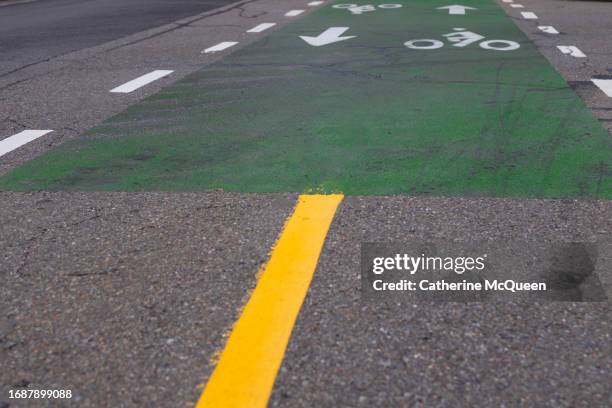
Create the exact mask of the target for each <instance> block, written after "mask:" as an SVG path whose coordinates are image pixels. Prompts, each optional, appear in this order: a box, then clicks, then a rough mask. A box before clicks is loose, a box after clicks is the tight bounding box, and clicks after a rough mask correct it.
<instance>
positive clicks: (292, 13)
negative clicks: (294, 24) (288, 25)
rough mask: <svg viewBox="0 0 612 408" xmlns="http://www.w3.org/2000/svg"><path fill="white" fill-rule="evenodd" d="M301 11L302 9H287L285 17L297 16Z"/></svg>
mask: <svg viewBox="0 0 612 408" xmlns="http://www.w3.org/2000/svg"><path fill="white" fill-rule="evenodd" d="M303 12H304V10H291V11H288V12H287V13H285V17H295V16H299V15H300V14H302V13H303Z"/></svg>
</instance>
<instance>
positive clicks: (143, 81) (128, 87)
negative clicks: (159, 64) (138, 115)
mask: <svg viewBox="0 0 612 408" xmlns="http://www.w3.org/2000/svg"><path fill="white" fill-rule="evenodd" d="M173 72H174V71H170V70H165V69H159V70H156V71H153V72H149V73H148V74H145V75H143V76H141V77H138V78H136V79H133V80H131V81H130V82H126V83H125V84H123V85H120V86H118V87H116V88H113V89H111V90H110V91H111V92H113V93H130V92H133V91H135V90H136V89H138V88H141V87H143V86H145V85H147V84H150V83H151V82H153V81H157V80H158V79H160V78H163V77H165V76H168V75H170V74H171V73H173Z"/></svg>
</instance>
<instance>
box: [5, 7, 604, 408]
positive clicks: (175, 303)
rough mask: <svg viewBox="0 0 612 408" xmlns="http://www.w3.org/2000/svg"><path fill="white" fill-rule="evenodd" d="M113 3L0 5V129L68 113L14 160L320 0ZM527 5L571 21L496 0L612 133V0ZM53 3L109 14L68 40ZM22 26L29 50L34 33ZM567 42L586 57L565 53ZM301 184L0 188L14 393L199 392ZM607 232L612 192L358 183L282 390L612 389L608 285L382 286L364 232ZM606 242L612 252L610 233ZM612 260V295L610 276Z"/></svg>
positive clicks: (486, 235)
mask: <svg viewBox="0 0 612 408" xmlns="http://www.w3.org/2000/svg"><path fill="white" fill-rule="evenodd" d="M77 3H82V4H77ZM101 3H102V2H92V1H87V2H76V1H69V0H41V1H37V2H32V3H26V4H21V5H14V6H6V7H1V8H0V53H2V56H3V57H4V56H5V55H9V56H10V58H3V59H2V61H0V71H1V72H2V73H3V74H0V138H4V137H8V136H10V135H11V134H14V133H16V132H18V131H21V130H23V129H25V128H41V129H45V128H51V129H54V130H55V131H54V132H53V133H52V134H50V135H49V137H44V138H41V139H39V140H37V141H35V142H32V143H30V144H28V145H27V146H24V147H23V148H21V149H18V150H16V151H14V152H11V153H9V154H7V155H6V156H3V157H2V158H0V174H2V173H5V172H7V171H9V170H11V169H13V168H15V167H16V166H18V165H20V164H22V163H24V162H26V161H28V160H30V159H32V158H33V157H36V156H38V155H40V154H41V153H43V152H46V151H48V150H49V149H52V148H53V147H55V146H57V145H59V144H61V143H63V142H65V141H68V140H71V139H73V138H76V137H78V136H79V135H81V134H82V133H83V132H84V131H85V130H87V129H90V128H91V127H93V126H96V125H98V124H100V123H101V122H103V121H104V120H105V119H107V118H108V117H110V116H112V115H114V114H116V113H119V112H122V111H124V110H125V109H126V108H127V107H129V106H131V105H133V104H135V103H137V102H138V101H140V100H142V99H143V98H145V97H147V96H149V95H152V94H155V93H156V92H158V91H159V90H160V89H162V88H164V87H166V86H167V85H168V84H170V83H174V82H176V81H178V80H180V79H181V78H183V77H184V76H186V75H188V74H189V73H192V72H195V71H197V70H199V69H201V68H202V67H203V66H206V65H208V64H211V63H213V62H215V61H218V60H220V59H222V58H223V57H224V56H225V55H226V54H227V53H220V54H210V55H208V54H206V55H203V54H201V53H200V51H201V50H202V49H204V48H206V47H208V46H211V45H214V44H216V43H218V42H220V41H225V40H228V39H235V40H239V41H240V45H239V46H238V47H244V46H248V45H249V44H250V43H252V42H254V41H256V40H257V38H258V37H257V38H255V37H253V36H249V35H247V34H245V33H244V31H245V29H247V28H250V27H252V26H254V25H256V24H259V23H262V22H265V21H268V20H270V19H272V20H273V21H279V26H281V25H282V24H287V23H289V21H287V20H283V19H281V17H282V16H283V15H284V13H285V12H286V11H287V10H289V9H294V8H304V1H301V0H300V1H297V0H288V1H282V0H256V1H243V2H239V3H234V4H229V2H223V1H217V2H215V1H205V2H199V1H188V0H180V1H177V2H168V1H165V2H164V1H155V2H146V3H147V5H150V13H144V14H142V15H139V13H136V12H135V11H137V10H139V9H138V8H136V7H134V8H133V9H131V8H130V7H131V6H130V5H129V4H133V5H141V4H142V3H143V1H142V0H133V3H132V0H130V2H129V4H128V2H126V1H118V0H117V1H115V0H112V1H108V2H107V3H108V5H112V8H111V9H107V8H106V7H105V6H104V5H102V4H101ZM170 3H172V5H171V6H170ZM179 3H180V6H179V5H178V4H179ZM521 3H522V4H524V5H525V7H526V9H527V8H528V9H529V10H532V11H534V12H536V13H537V14H538V15H539V16H540V22H541V23H546V24H551V25H554V26H556V27H557V28H559V30H560V31H561V35H560V37H559V38H555V37H550V36H544V35H542V34H541V33H540V32H539V31H538V30H537V27H536V25H537V24H538V23H536V22H529V21H524V20H523V19H520V18H519V17H518V16H519V12H520V11H521V10H519V9H511V8H508V7H507V5H502V3H501V2H500V5H501V7H503V8H504V10H506V12H507V13H508V14H509V15H510V16H512V17H513V19H514V21H515V23H516V24H517V25H518V26H519V27H520V28H521V29H522V30H523V31H524V32H525V33H526V34H527V35H528V36H529V38H530V39H531V40H533V41H534V42H535V44H536V45H537V46H538V49H539V50H540V52H542V54H543V55H544V56H545V57H546V58H547V59H548V60H549V61H550V62H551V64H552V65H553V66H554V67H555V69H557V70H558V71H559V72H560V73H561V74H562V75H563V77H564V78H565V79H566V80H567V81H568V82H569V83H570V85H571V86H572V87H573V88H574V89H575V90H576V92H577V93H578V95H579V96H580V97H581V98H582V99H583V100H584V101H585V103H586V105H587V106H588V107H589V108H590V109H591V111H592V112H593V114H594V115H595V116H596V117H597V118H598V119H599V120H600V122H601V123H602V125H603V126H604V127H606V128H607V129H608V130H609V131H610V130H611V129H612V122H611V119H612V116H610V115H611V113H612V102H611V101H612V98H606V97H605V96H604V95H603V94H602V93H601V91H600V90H598V89H597V88H595V87H594V86H593V85H592V84H591V83H590V82H589V78H590V77H591V76H592V75H610V74H612V71H611V70H612V65H611V64H612V43H610V42H609V41H606V39H608V38H612V26H611V25H610V24H609V21H612V4H611V3H609V2H608V3H606V2H594V1H556V0H542V1H535V0H521ZM222 4H225V5H226V6H225V7H221V8H217V9H213V8H214V7H217V6H220V5H222ZM51 5H60V6H62V7H64V6H65V7H68V6H71V7H77V8H78V7H83V9H84V10H87V11H88V12H89V11H92V12H94V11H96V10H98V9H101V10H102V9H103V10H111V11H112V12H109V13H106V14H100V13H99V12H95V13H93V14H95V15H96V16H98V17H99V19H95V21H93V22H94V23H95V24H89V23H88V21H90V19H87V20H83V21H77V20H78V19H74V20H69V21H73V23H74V26H72V27H73V28H72V29H71V31H69V32H64V33H63V34H62V35H61V39H62V40H61V41H56V39H54V37H53V36H51V35H41V34H44V32H42V31H41V32H36V33H28V32H27V31H28V30H27V28H28V27H30V31H36V29H32V28H31V27H40V24H41V21H43V20H44V21H46V22H48V23H49V26H48V27H49V29H52V28H53V27H54V24H58V23H57V21H55V22H54V20H53V19H50V20H49V19H43V15H44V14H45V13H46V14H49V12H48V10H49V9H48V7H50V6H51ZM26 7H28V8H26ZM20 8H21V9H20ZM53 11H54V12H55V9H54V10H53ZM36 13H39V14H36ZM66 13H67V15H68V16H73V17H72V18H74V16H78V13H77V10H76V9H70V10H66ZM51 14H53V13H51ZM24 16H27V17H24ZM55 17H56V16H54V17H53V18H55ZM20 20H27V21H28V24H31V25H30V26H28V25H25V26H24V25H23V24H20ZM109 22H112V24H111V25H109ZM72 30H74V31H72ZM143 30H144V31H143ZM9 34H10V35H11V36H13V37H9ZM28 35H32V36H31V37H28ZM7 38H10V41H5V39H7ZM25 38H30V39H31V40H32V44H31V45H32V47H31V48H29V49H30V50H31V52H29V51H27V50H28V48H27V47H19V46H18V42H17V41H18V40H19V39H25ZM560 42H563V43H567V44H570V45H571V44H576V45H578V46H580V48H581V49H582V50H583V51H584V52H585V53H587V55H588V56H589V58H588V59H587V60H586V61H578V60H575V59H571V58H569V57H567V56H564V55H562V54H560V53H559V52H558V50H557V49H556V45H558V44H559V43H560ZM51 44H54V45H51ZM152 69H174V70H175V72H174V73H173V74H172V75H171V76H169V77H167V78H164V79H162V80H160V81H157V82H155V83H153V84H151V85H150V86H147V87H144V88H142V89H140V90H138V91H136V92H134V93H132V94H128V95H124V96H121V97H117V96H116V95H111V94H110V93H109V92H108V91H109V89H111V88H112V87H114V86H116V85H119V84H121V83H124V82H126V81H127V80H130V79H132V78H134V77H136V76H138V75H140V74H142V73H145V72H149V71H151V70H152ZM296 199H297V194H294V193H286V194H238V193H226V192H223V191H210V192H203V193H165V192H144V193H101V192H92V193H66V192H45V191H35V192H29V193H14V192H0V202H1V203H2V205H1V206H0V218H1V219H2V220H3V222H2V224H0V246H1V248H2V249H3V251H2V261H1V262H0V279H2V284H1V285H0V407H1V408H9V407H10V408H12V407H30V406H31V407H41V406H44V407H46V406H52V407H55V406H62V407H63V406H71V407H72V406H75V407H76V406H78V407H144V406H147V407H151V406H156V407H187V406H194V404H195V403H196V401H197V399H198V396H199V395H200V393H201V392H202V389H203V386H204V384H205V383H206V381H207V379H208V377H209V376H210V373H211V372H212V370H213V368H214V363H215V361H216V358H217V357H218V353H219V351H220V350H221V349H222V348H223V345H224V343H225V340H226V338H227V335H228V333H229V331H230V330H231V328H232V324H233V323H234V321H235V320H236V317H237V316H238V314H239V312H240V310H241V308H242V306H243V305H244V304H245V302H246V300H247V299H248V297H249V295H250V293H251V290H252V289H253V287H254V285H255V283H256V280H257V272H258V270H259V268H260V267H261V265H262V264H263V263H264V262H265V261H266V259H267V258H268V255H269V252H270V249H271V248H272V246H273V244H274V242H275V240H276V239H277V237H278V235H279V233H280V232H281V231H282V228H283V225H284V222H285V220H286V218H287V217H288V216H289V215H290V214H291V211H292V209H293V207H294V205H295V201H296ZM611 237H612V202H610V201H604V200H602V201H596V200H570V199H559V200H538V199H520V198H507V199H506V198H499V199H490V198H460V197H456V198H444V197H430V198H423V197H402V196H394V197H376V196H370V197H347V198H345V200H344V201H343V203H342V204H341V206H340V208H339V211H338V213H337V215H336V218H335V220H334V222H333V224H332V227H331V230H330V233H329V235H328V237H327V241H326V244H325V247H324V249H323V252H322V255H321V259H320V261H319V265H318V268H317V271H316V273H315V276H314V280H313V282H312V284H311V287H310V290H309V293H308V295H307V297H306V300H305V303H304V306H303V307H302V310H301V313H300V316H299V318H298V321H297V324H296V326H295V328H294V330H293V334H292V337H291V341H290V343H289V346H288V349H287V353H286V355H285V359H284V360H283V364H282V366H281V369H280V371H279V375H278V377H277V381H276V383H275V387H274V390H273V392H272V396H271V399H270V403H269V406H274V407H277V406H278V407H339V406H342V407H360V406H369V407H389V406H398V407H456V406H462V407H473V406H482V407H491V406H507V407H514V406H517V407H518V406H521V407H523V406H524V407H605V406H610V405H612V394H611V389H610V384H611V383H612V339H611V333H612V330H611V329H612V328H611V322H610V311H609V304H607V303H592V304H589V303H569V302H568V303H552V304H516V303H491V304H484V303H480V304H479V303H470V304H414V305H412V304H411V305H406V304H403V303H402V304H394V303H391V304H389V303H385V304H377V303H373V302H367V301H364V300H363V299H362V298H361V296H360V292H359V287H360V286H359V285H360V281H359V250H360V244H361V243H362V242H366V241H368V242H371V241H386V242H391V241H396V242H401V241H402V240H405V239H427V240H435V239H450V240H453V239H454V240H461V239H482V240H502V239H519V240H530V239H531V240H542V241H550V242H554V241H563V242H572V241H589V242H600V243H609V242H610V238H611ZM604 248H607V249H606V251H607V252H605V253H606V254H608V255H609V254H610V245H607V246H604ZM600 279H601V280H602V282H603V283H604V286H605V287H606V289H607V293H608V298H609V297H610V294H611V293H610V290H609V289H610V285H611V284H612V277H611V276H610V274H609V273H608V274H607V275H605V276H600ZM23 388H56V389H60V388H68V389H71V390H72V391H73V393H74V398H73V399H71V400H69V401H67V400H65V401H55V402H44V401H28V402H26V401H15V400H10V401H9V400H8V398H7V395H8V390H9V389H23Z"/></svg>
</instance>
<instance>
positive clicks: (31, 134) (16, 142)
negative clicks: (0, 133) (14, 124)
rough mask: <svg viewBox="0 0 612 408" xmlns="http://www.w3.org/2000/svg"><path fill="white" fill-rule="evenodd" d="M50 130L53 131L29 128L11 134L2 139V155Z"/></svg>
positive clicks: (0, 152) (0, 153)
mask: <svg viewBox="0 0 612 408" xmlns="http://www.w3.org/2000/svg"><path fill="white" fill-rule="evenodd" d="M50 132H53V131H52V130H30V129H29V130H24V131H21V132H19V133H17V134H14V135H13V136H9V137H7V138H6V139H3V140H0V157H2V156H4V155H5V154H7V153H9V152H12V151H13V150H15V149H17V148H19V147H21V146H23V145H24V144H26V143H30V142H31V141H32V140H35V139H38V138H39V137H41V136H44V135H46V134H47V133H50Z"/></svg>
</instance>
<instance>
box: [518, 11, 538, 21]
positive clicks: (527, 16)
mask: <svg viewBox="0 0 612 408" xmlns="http://www.w3.org/2000/svg"><path fill="white" fill-rule="evenodd" d="M521 15H522V16H523V18H524V19H526V20H537V19H538V16H536V14H535V13H533V12H531V11H521Z"/></svg>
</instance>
